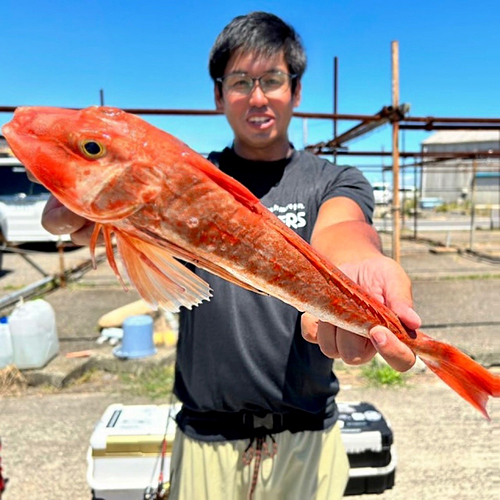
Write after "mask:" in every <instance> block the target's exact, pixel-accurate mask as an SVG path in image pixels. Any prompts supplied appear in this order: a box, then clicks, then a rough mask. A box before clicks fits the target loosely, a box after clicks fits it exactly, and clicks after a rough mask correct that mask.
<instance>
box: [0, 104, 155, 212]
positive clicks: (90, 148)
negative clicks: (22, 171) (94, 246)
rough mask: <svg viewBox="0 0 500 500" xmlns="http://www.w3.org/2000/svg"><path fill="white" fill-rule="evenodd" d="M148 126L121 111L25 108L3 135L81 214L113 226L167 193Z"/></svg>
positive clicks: (41, 178)
mask: <svg viewBox="0 0 500 500" xmlns="http://www.w3.org/2000/svg"><path fill="white" fill-rule="evenodd" d="M148 127H151V126H150V125H149V124H147V123H146V122H145V121H143V120H141V119H140V118H138V117H136V116H134V115H131V114H128V113H125V112H124V111H121V110H119V109H116V108H111V107H105V106H100V107H98V106H93V107H90V108H86V109H82V110H72V109H64V108H51V107H19V108H17V109H16V111H15V113H14V117H13V119H12V120H11V121H10V122H9V123H7V124H6V125H4V126H3V128H2V132H3V134H4V136H5V138H6V139H7V142H8V144H9V146H10V147H11V149H12V151H13V152H14V154H15V155H16V156H17V158H18V159H19V160H20V161H21V163H22V164H23V165H24V166H25V168H26V169H27V170H28V171H29V172H30V173H31V174H32V175H33V176H34V177H35V178H36V179H37V180H38V181H39V182H40V183H41V184H43V185H44V186H45V187H46V188H47V189H48V190H49V191H51V192H52V194H54V196H55V197H56V198H57V199H59V201H61V203H63V204H64V205H66V206H67V207H68V208H69V209H71V210H72V211H74V212H75V213H77V214H79V215H81V216H83V217H86V218H88V219H91V220H95V221H99V222H110V221H113V220H119V219H122V218H124V217H127V216H129V215H131V214H133V213H134V212H136V211H137V210H139V209H140V208H141V207H142V206H144V205H145V204H146V203H149V202H150V201H152V200H153V199H154V198H155V197H156V196H157V195H158V194H159V192H160V190H161V175H160V173H159V172H157V171H156V170H155V167H154V162H152V161H151V159H150V158H149V156H148V148H147V143H148Z"/></svg>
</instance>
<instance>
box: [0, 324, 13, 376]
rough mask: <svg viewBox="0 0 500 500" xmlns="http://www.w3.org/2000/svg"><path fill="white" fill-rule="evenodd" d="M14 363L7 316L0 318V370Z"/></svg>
mask: <svg viewBox="0 0 500 500" xmlns="http://www.w3.org/2000/svg"><path fill="white" fill-rule="evenodd" d="M13 361H14V357H13V352H12V339H11V335H10V328H9V323H8V318H7V316H3V317H2V318H0V370H1V369H2V368H5V367H6V366H7V365H10V364H11V363H12V362H13Z"/></svg>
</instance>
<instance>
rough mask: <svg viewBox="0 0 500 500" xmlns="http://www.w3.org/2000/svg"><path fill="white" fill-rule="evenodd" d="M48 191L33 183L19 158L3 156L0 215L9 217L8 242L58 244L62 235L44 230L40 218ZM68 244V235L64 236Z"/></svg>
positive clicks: (0, 170)
mask: <svg viewBox="0 0 500 500" xmlns="http://www.w3.org/2000/svg"><path fill="white" fill-rule="evenodd" d="M48 198H49V192H48V191H47V189H45V188H44V187H43V186H42V185H40V184H36V183H34V182H31V181H30V180H29V179H28V176H27V175H26V170H25V168H24V167H23V165H22V164H21V163H20V162H19V160H18V159H17V158H13V157H6V158H3V157H0V213H2V214H3V215H4V217H5V218H6V231H7V234H4V235H3V239H4V240H5V241H6V242H7V243H9V244H12V243H30V242H40V241H54V242H55V241H59V240H60V239H61V237H60V236H56V235H54V234H51V233H49V232H48V231H46V230H45V229H44V228H43V227H42V223H41V218H42V212H43V208H44V207H45V203H46V202H47V199H48ZM62 239H63V240H64V241H69V236H63V237H62Z"/></svg>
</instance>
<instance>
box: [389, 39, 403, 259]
mask: <svg viewBox="0 0 500 500" xmlns="http://www.w3.org/2000/svg"><path fill="white" fill-rule="evenodd" d="M391 56H392V107H393V109H397V108H398V107H399V46H398V42H397V41H393V42H392V43H391ZM398 138H399V122H398V121H397V120H394V121H393V122H392V258H393V259H394V260H395V261H396V262H398V263H399V262H400V260H401V251H400V227H399V142H398Z"/></svg>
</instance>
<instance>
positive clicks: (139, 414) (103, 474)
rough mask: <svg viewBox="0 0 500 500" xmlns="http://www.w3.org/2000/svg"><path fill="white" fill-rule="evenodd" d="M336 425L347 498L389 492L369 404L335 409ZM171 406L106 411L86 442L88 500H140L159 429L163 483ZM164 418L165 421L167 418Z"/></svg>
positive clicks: (388, 441) (388, 462) (389, 452)
mask: <svg viewBox="0 0 500 500" xmlns="http://www.w3.org/2000/svg"><path fill="white" fill-rule="evenodd" d="M338 406H339V412H340V416H339V424H340V427H341V431H342V438H343V441H344V445H345V447H346V451H347V455H348V457H349V462H350V465H351V469H350V473H349V476H350V478H349V483H348V485H347V489H346V493H345V494H346V496H347V495H360V494H367V493H382V492H383V491H384V490H386V489H389V488H392V487H393V485H394V478H395V473H396V454H395V451H394V449H393V447H392V441H393V437H392V430H391V429H390V427H389V425H388V423H387V422H386V420H385V419H384V417H383V416H382V414H381V413H380V412H379V411H378V410H377V409H376V408H375V407H374V406H372V405H371V404H369V403H339V405H338ZM179 409H180V404H177V405H173V406H170V405H138V406H125V405H120V404H115V405H111V406H109V407H108V408H107V410H106V411H105V413H104V415H103V416H102V417H101V419H100V421H99V422H98V424H97V425H96V427H95V429H94V432H93V433H92V437H91V439H90V447H89V450H88V455H87V461H88V470H87V481H88V484H89V485H90V487H91V488H92V493H93V499H94V500H141V499H142V498H143V496H144V492H145V491H146V488H148V487H153V488H156V487H157V486H158V478H159V474H160V464H161V449H162V443H163V437H164V435H165V429H167V448H166V455H165V459H164V466H163V482H164V483H167V482H168V480H169V469H170V455H171V448H172V442H173V439H174V436H175V430H176V424H175V420H174V417H175V415H176V414H177V412H178V411H179ZM169 417H170V418H169ZM167 420H168V427H167Z"/></svg>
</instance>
